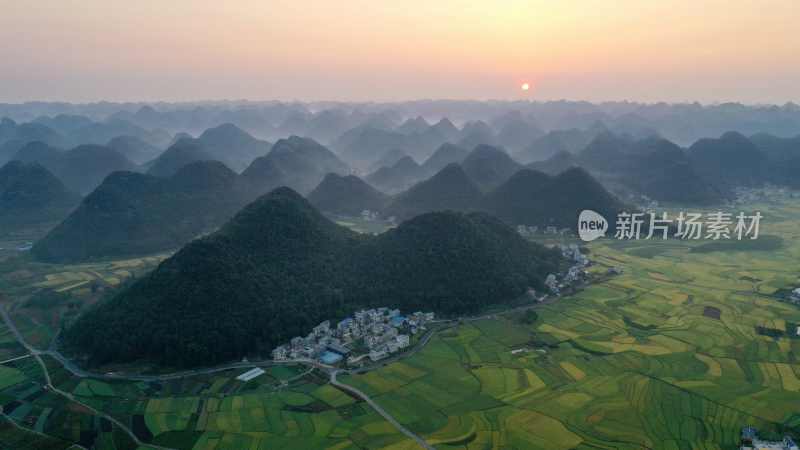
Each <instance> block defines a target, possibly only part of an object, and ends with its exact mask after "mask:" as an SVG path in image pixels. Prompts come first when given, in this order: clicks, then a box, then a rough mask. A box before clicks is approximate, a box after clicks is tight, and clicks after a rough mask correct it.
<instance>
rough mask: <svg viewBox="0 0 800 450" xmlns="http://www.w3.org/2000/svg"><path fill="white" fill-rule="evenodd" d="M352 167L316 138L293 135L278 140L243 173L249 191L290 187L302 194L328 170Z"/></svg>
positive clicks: (332, 171)
mask: <svg viewBox="0 0 800 450" xmlns="http://www.w3.org/2000/svg"><path fill="white" fill-rule="evenodd" d="M349 172H350V168H349V167H348V165H347V164H345V163H344V162H342V160H340V159H339V158H338V157H337V156H336V155H335V154H334V153H333V152H331V151H330V150H328V148H326V147H325V146H323V145H321V144H319V143H318V142H316V141H314V140H313V139H308V138H301V137H297V136H292V137H290V138H288V139H281V140H279V141H278V142H276V143H275V145H274V146H273V147H272V150H271V151H270V152H269V153H268V154H267V155H266V156H262V157H260V158H257V159H256V160H255V161H253V163H252V164H250V166H248V167H247V169H245V171H244V172H242V179H243V181H244V182H245V183H247V184H248V185H249V187H250V190H252V191H254V192H258V193H260V194H263V193H265V192H268V191H270V190H272V189H275V188H277V187H279V186H288V187H291V188H292V189H295V190H297V191H298V192H301V193H303V194H308V193H309V192H311V190H313V189H314V188H315V187H316V186H317V185H318V184H319V183H320V182H321V181H322V180H323V179H324V178H325V175H326V174H328V173H336V174H340V175H344V174H348V173H349Z"/></svg>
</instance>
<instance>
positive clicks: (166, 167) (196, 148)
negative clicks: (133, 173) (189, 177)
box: [144, 139, 214, 178]
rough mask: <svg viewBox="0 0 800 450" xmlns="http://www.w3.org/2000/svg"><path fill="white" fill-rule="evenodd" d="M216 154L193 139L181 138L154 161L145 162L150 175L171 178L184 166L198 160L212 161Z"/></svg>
mask: <svg viewBox="0 0 800 450" xmlns="http://www.w3.org/2000/svg"><path fill="white" fill-rule="evenodd" d="M212 160H214V156H212V155H211V153H209V152H208V151H206V149H205V147H203V146H202V145H200V144H199V143H198V142H196V141H195V140H193V139H180V140H178V141H177V142H175V143H174V144H172V145H171V146H170V147H169V148H168V149H166V150H165V151H164V152H163V153H161V154H160V155H158V157H157V158H155V159H153V160H152V161H148V162H146V163H145V164H144V168H146V169H147V174H148V175H153V176H155V177H164V178H169V177H171V176H173V175H175V174H176V173H177V172H178V171H179V170H181V169H182V168H183V167H185V166H187V165H189V164H191V163H194V162H198V161H212Z"/></svg>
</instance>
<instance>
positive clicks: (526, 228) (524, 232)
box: [517, 225, 572, 237]
mask: <svg viewBox="0 0 800 450" xmlns="http://www.w3.org/2000/svg"><path fill="white" fill-rule="evenodd" d="M571 232H572V230H570V229H569V228H561V229H559V228H556V227H552V226H550V227H544V228H543V229H542V234H552V235H560V236H564V235H567V234H571ZM517 233H519V234H520V235H521V236H523V237H533V236H535V235H536V234H538V233H539V227H536V226H531V225H517Z"/></svg>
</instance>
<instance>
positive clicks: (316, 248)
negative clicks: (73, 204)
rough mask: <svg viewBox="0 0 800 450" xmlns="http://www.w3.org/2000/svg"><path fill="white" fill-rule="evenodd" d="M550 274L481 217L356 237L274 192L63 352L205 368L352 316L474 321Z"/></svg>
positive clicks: (112, 304) (91, 319)
mask: <svg viewBox="0 0 800 450" xmlns="http://www.w3.org/2000/svg"><path fill="white" fill-rule="evenodd" d="M561 262H562V261H561V257H560V255H559V253H558V252H556V251H554V250H550V249H546V248H544V247H542V246H539V245H536V244H532V243H529V242H528V241H525V240H523V239H522V238H521V237H520V236H518V235H517V234H516V233H515V232H514V231H513V230H511V229H510V228H508V227H507V226H506V225H504V224H502V223H501V222H500V221H499V220H496V219H494V218H491V217H489V216H487V215H484V214H463V213H456V212H442V213H430V214H424V215H421V216H418V217H416V218H414V219H412V220H410V221H408V222H405V223H403V224H401V225H400V226H399V227H397V228H396V229H394V230H391V231H388V232H386V233H384V234H382V235H379V236H365V235H357V234H355V233H353V232H351V231H350V230H348V229H346V228H343V227H341V226H339V225H336V224H334V223H333V222H331V221H329V220H328V219H326V218H325V217H323V216H322V215H321V214H320V213H319V212H318V211H317V210H316V209H314V207H313V206H311V205H310V204H309V203H308V202H307V201H306V200H305V199H303V198H302V197H301V196H300V195H299V194H297V193H296V192H294V191H292V190H291V189H289V188H279V189H276V190H275V191H273V192H271V193H269V194H267V195H265V196H263V197H261V198H259V199H258V200H256V201H255V202H253V203H251V204H250V205H248V206H247V207H246V208H244V209H243V210H242V211H241V212H239V213H238V214H237V215H236V216H235V217H234V218H233V219H232V220H231V221H230V222H228V223H227V224H226V225H225V226H224V227H222V228H221V229H220V230H219V231H218V232H216V233H214V234H212V235H209V236H207V237H205V238H202V239H199V240H196V241H193V242H191V243H190V244H188V245H186V246H185V247H184V248H183V249H181V250H180V251H179V252H178V253H177V254H175V255H174V256H173V257H171V258H169V259H167V260H166V261H164V262H163V263H162V264H161V265H160V266H159V267H158V268H157V269H156V270H155V271H153V272H152V273H151V274H149V275H147V276H146V277H144V278H142V279H140V280H139V281H138V282H136V283H135V284H133V285H132V286H131V287H129V288H127V289H126V290H124V291H123V292H121V293H119V294H118V295H117V296H116V297H114V298H112V299H109V300H108V301H106V302H104V303H101V304H100V305H99V306H97V307H95V308H94V309H93V310H91V311H89V312H88V313H86V314H85V315H84V316H82V317H81V318H80V319H79V320H78V321H76V322H75V323H74V324H73V325H72V326H71V327H70V328H69V329H68V330H67V331H66V333H65V341H66V343H67V345H68V346H70V347H72V348H74V349H77V350H78V351H80V352H85V353H86V354H88V355H89V356H90V358H91V361H93V362H94V363H105V362H111V361H130V360H137V359H149V360H153V361H156V362H160V363H162V364H168V365H182V366H199V365H209V364H214V363H218V362H221V361H228V360H234V359H238V358H241V357H242V356H245V355H247V354H250V353H252V352H254V351H264V352H266V351H268V350H269V349H271V348H273V347H274V346H276V345H279V344H281V343H284V342H286V341H287V340H289V339H290V338H291V337H293V336H296V335H299V334H305V333H307V332H308V330H309V329H310V328H311V327H313V326H314V325H316V324H317V323H319V322H321V321H322V320H325V319H336V318H341V317H344V316H345V315H348V314H351V313H352V311H353V310H355V309H358V308H362V307H368V306H380V305H387V306H392V307H398V308H401V309H403V310H416V309H426V310H434V311H436V312H438V313H443V314H452V315H457V314H466V313H474V312H477V311H479V310H481V309H482V308H484V307H486V306H487V305H490V304H493V303H498V302H502V301H506V300H508V299H510V298H513V297H515V296H518V295H520V294H522V293H524V292H525V290H526V289H527V288H528V287H534V288H541V286H542V282H543V280H544V278H545V276H546V275H547V274H548V273H550V272H553V271H555V270H557V269H558V268H559V265H560V264H561Z"/></svg>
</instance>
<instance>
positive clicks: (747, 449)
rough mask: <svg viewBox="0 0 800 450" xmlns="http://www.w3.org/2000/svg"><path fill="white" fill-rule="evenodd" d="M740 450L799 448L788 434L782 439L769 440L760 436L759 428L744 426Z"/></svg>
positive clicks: (789, 449)
mask: <svg viewBox="0 0 800 450" xmlns="http://www.w3.org/2000/svg"><path fill="white" fill-rule="evenodd" d="M739 448H740V450H798V447H797V444H796V443H795V442H794V440H793V439H792V438H790V437H789V436H786V437H784V438H783V440H780V441H767V440H764V439H760V438H759V437H758V430H756V429H755V428H753V427H745V428H742V439H741V442H740V447H739Z"/></svg>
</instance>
